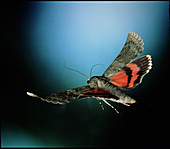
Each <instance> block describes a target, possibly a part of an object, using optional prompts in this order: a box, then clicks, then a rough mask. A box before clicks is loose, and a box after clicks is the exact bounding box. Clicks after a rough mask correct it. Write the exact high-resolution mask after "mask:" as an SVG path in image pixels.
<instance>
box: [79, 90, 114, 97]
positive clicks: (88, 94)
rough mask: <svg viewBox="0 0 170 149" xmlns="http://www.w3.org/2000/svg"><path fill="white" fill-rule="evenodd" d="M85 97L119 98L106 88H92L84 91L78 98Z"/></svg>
mask: <svg viewBox="0 0 170 149" xmlns="http://www.w3.org/2000/svg"><path fill="white" fill-rule="evenodd" d="M85 97H104V98H115V99H117V97H116V96H114V95H112V94H110V93H109V92H106V91H104V90H101V89H97V88H95V89H91V90H89V91H87V92H85V93H83V94H82V95H80V96H79V97H78V98H79V99H80V98H85Z"/></svg>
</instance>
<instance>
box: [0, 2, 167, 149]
mask: <svg viewBox="0 0 170 149" xmlns="http://www.w3.org/2000/svg"><path fill="white" fill-rule="evenodd" d="M2 6H3V9H2V12H1V14H2V24H3V28H2V30H3V32H2V39H1V40H3V44H2V49H1V51H2V60H3V62H2V64H3V67H2V70H3V73H4V72H5V73H4V74H5V75H4V77H3V80H2V81H4V82H3V83H2V88H3V89H4V91H3V96H2V99H3V105H1V106H2V112H1V113H2V121H1V147H31V146H33V147H49V146H52V147H93V146H97V147H120V148H122V147H136V148H138V147H144V148H147V147H148V148H149V147H150V148H151V147H153V148H163V147H165V146H166V144H165V143H166V142H164V137H163V136H166V134H165V132H166V129H165V128H166V127H165V126H166V119H164V118H165V114H166V112H165V110H166V109H165V108H164V106H165V105H166V103H167V102H168V99H167V96H168V93H167V89H168V87H166V85H167V84H168V82H167V81H168V76H169V75H168V69H167V68H168V66H167V65H168V64H167V60H168V52H167V51H168V42H169V26H168V25H169V20H168V17H169V15H168V12H169V11H168V8H169V3H168V2H24V3H6V4H5V3H4V4H3V5H2ZM130 31H132V32H135V33H137V34H138V35H139V36H141V38H142V39H143V40H144V51H143V52H142V54H141V55H140V56H142V55H146V54H150V55H151V56H152V58H153V59H152V61H153V69H152V70H151V71H150V73H149V74H147V75H146V76H145V77H144V79H143V82H142V84H140V85H139V86H138V87H136V88H135V89H133V90H130V91H125V92H127V93H128V94H129V95H130V96H132V97H133V98H135V99H136V100H137V101H138V104H134V105H132V106H131V107H126V106H123V105H119V104H114V103H113V104H114V106H115V107H116V108H117V109H118V110H119V112H120V114H119V115H117V114H116V113H115V111H113V110H112V109H111V108H110V107H108V106H106V105H104V106H105V111H102V110H101V108H100V105H99V104H98V102H97V100H95V99H92V98H90V99H83V100H80V101H78V100H74V101H72V102H71V103H70V104H67V105H64V106H61V105H53V104H49V103H46V102H43V101H40V100H38V99H33V98H30V97H28V96H27V95H26V92H27V91H30V92H33V93H36V94H38V95H47V94H51V93H53V92H59V91H63V90H67V89H71V88H75V87H79V86H84V85H86V81H87V79H86V78H85V77H83V76H82V75H80V74H78V73H75V72H72V71H69V70H67V69H65V68H64V67H63V63H64V61H65V59H66V60H67V66H68V67H71V68H74V69H76V70H79V71H81V72H82V73H84V74H86V75H87V76H89V73H90V69H91V67H92V66H93V65H94V64H98V63H100V64H103V65H104V66H97V67H96V68H94V70H93V75H102V74H103V72H104V71H105V70H106V68H107V67H108V66H109V65H110V64H111V62H112V61H113V60H114V59H115V58H116V56H117V55H118V54H119V52H120V51H121V49H122V47H123V45H124V43H125V41H126V38H127V35H128V32H130ZM89 77H90V76H89Z"/></svg>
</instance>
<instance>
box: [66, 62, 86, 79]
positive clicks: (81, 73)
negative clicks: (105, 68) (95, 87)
mask: <svg viewBox="0 0 170 149" xmlns="http://www.w3.org/2000/svg"><path fill="white" fill-rule="evenodd" d="M65 63H66V60H65V61H64V68H66V69H68V70H72V71H75V72H78V73H80V74H81V75H83V76H85V77H86V78H87V79H89V78H88V77H87V76H86V75H85V74H83V73H82V72H80V71H78V70H75V69H73V68H69V67H67V66H66V65H65Z"/></svg>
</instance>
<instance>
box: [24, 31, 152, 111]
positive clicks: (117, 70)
mask: <svg viewBox="0 0 170 149" xmlns="http://www.w3.org/2000/svg"><path fill="white" fill-rule="evenodd" d="M143 45H144V43H143V40H142V39H141V37H140V36H138V35H137V34H135V33H133V32H129V33H128V37H127V39H126V42H125V45H124V47H123V49H122V50H121V52H120V53H119V55H118V56H117V57H116V59H115V60H114V61H113V62H112V63H111V65H110V66H109V67H108V68H107V69H106V71H105V72H104V73H103V75H102V76H93V77H91V78H90V79H88V80H87V85H86V86H82V87H78V88H73V89H70V90H66V91H62V92H59V93H53V94H51V95H49V96H46V97H39V96H37V95H35V94H33V93H30V92H27V95H29V96H32V97H36V98H39V99H41V100H44V101H47V102H50V103H53V104H66V103H69V102H71V101H72V100H73V99H75V98H78V99H82V98H87V97H92V98H96V99H97V100H98V102H99V104H100V105H101V108H102V109H103V110H104V106H103V105H102V103H101V102H100V101H103V102H104V103H106V104H107V105H109V106H110V107H111V108H113V109H114V110H115V111H116V112H117V113H119V112H118V110H116V109H115V108H114V106H113V105H111V104H110V103H109V102H108V101H112V102H116V103H121V104H123V105H125V106H130V104H133V103H135V102H136V100H135V99H133V98H132V97H130V96H129V95H127V94H126V93H125V92H123V91H122V90H121V89H132V88H134V87H136V86H137V85H139V84H140V83H141V82H142V78H143V77H144V75H146V74H147V73H148V72H149V70H150V69H151V68H152V61H151V56H150V55H145V56H141V57H139V58H137V59H135V60H133V59H134V58H136V57H137V56H138V55H139V54H140V53H141V52H142V51H143V49H144V48H143Z"/></svg>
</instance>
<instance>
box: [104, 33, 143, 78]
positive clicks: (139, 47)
mask: <svg viewBox="0 0 170 149" xmlns="http://www.w3.org/2000/svg"><path fill="white" fill-rule="evenodd" d="M143 45H144V43H143V40H142V39H141V38H140V37H139V36H138V35H137V34H135V33H132V32H129V33H128V37H127V40H126V43H125V45H124V47H123V49H122V51H121V52H120V53H119V55H118V56H117V57H116V59H115V60H114V61H113V63H112V64H111V65H110V66H109V67H108V68H107V70H106V71H105V72H104V74H103V76H104V77H107V78H109V77H110V75H111V76H113V75H114V74H116V73H117V72H119V71H120V70H122V68H123V67H124V66H125V65H126V64H128V63H129V62H130V61H131V60H133V59H134V58H135V57H137V56H138V55H139V54H140V53H141V52H142V51H143Z"/></svg>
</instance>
